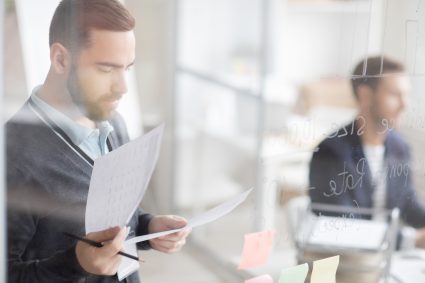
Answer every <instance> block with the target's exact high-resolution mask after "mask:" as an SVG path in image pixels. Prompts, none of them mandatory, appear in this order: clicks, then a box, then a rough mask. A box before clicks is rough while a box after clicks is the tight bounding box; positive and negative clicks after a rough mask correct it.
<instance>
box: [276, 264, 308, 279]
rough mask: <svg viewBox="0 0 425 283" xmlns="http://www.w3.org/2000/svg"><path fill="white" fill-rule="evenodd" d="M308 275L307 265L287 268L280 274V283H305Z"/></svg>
mask: <svg viewBox="0 0 425 283" xmlns="http://www.w3.org/2000/svg"><path fill="white" fill-rule="evenodd" d="M307 273H308V264H307V263H304V264H301V265H297V266H294V267H290V268H286V269H284V270H282V272H281V274H280V278H279V283H304V281H305V278H306V277H307Z"/></svg>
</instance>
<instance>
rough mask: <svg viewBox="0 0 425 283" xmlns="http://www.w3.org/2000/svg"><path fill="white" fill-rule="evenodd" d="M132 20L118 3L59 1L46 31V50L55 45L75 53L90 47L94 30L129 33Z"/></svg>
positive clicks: (133, 21)
mask: <svg viewBox="0 0 425 283" xmlns="http://www.w3.org/2000/svg"><path fill="white" fill-rule="evenodd" d="M135 23H136V21H135V19H134V17H133V16H132V15H131V14H130V12H129V11H128V10H127V9H126V8H125V7H124V5H123V4H121V3H120V2H119V1H118V0H62V1H61V2H60V3H59V5H58V7H57V8H56V10H55V13H54V15H53V18H52V21H51V23H50V30H49V46H52V44H54V43H56V42H58V43H60V44H62V45H63V46H65V47H66V48H68V49H70V50H72V51H77V50H79V49H80V48H86V47H89V46H90V32H91V30H93V29H97V30H108V31H131V30H133V29H134V26H135Z"/></svg>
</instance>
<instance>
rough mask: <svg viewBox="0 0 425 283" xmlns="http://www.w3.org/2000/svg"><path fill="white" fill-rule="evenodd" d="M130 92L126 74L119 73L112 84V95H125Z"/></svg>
mask: <svg viewBox="0 0 425 283" xmlns="http://www.w3.org/2000/svg"><path fill="white" fill-rule="evenodd" d="M127 91H128V86H127V78H126V74H125V73H124V72H119V73H118V74H117V76H116V77H115V79H114V81H113V84H112V93H117V94H125V93H127Z"/></svg>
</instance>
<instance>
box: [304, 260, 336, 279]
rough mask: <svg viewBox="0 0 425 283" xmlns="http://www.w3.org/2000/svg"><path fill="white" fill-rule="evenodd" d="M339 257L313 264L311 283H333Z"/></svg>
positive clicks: (317, 261)
mask: <svg viewBox="0 0 425 283" xmlns="http://www.w3.org/2000/svg"><path fill="white" fill-rule="evenodd" d="M338 264H339V255H338V256H333V257H329V258H325V259H321V260H316V261H315V262H313V272H312V274H311V281H310V282H311V283H335V277H336V270H337V268H338Z"/></svg>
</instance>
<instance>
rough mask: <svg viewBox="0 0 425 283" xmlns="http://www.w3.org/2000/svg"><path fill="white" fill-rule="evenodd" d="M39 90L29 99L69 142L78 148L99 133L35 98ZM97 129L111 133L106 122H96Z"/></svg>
mask: <svg viewBox="0 0 425 283" xmlns="http://www.w3.org/2000/svg"><path fill="white" fill-rule="evenodd" d="M39 89H40V86H38V87H36V88H35V89H34V90H33V92H32V93H31V97H30V99H31V100H32V101H33V102H34V103H35V104H36V105H37V106H38V107H39V108H41V110H42V111H43V112H44V113H45V114H46V115H47V116H48V117H49V118H50V119H51V120H52V121H54V122H55V123H56V125H57V126H58V127H60V128H61V129H62V130H63V131H64V132H65V134H67V135H68V137H69V138H70V139H71V141H72V142H73V143H74V144H75V145H77V146H80V145H81V143H82V142H83V141H84V140H85V139H87V138H88V137H89V136H90V135H91V134H92V133H93V132H99V130H98V129H91V128H87V127H84V126H82V125H80V124H78V123H76V122H75V121H73V120H72V119H70V118H69V117H68V116H66V115H65V114H63V113H62V112H60V111H58V110H56V109H55V108H54V107H52V106H50V105H49V104H48V103H46V102H44V101H43V100H42V99H41V98H40V97H38V96H37V91H38V90H39ZM96 125H97V127H98V128H99V129H105V130H106V131H107V132H108V133H110V132H111V131H113V129H114V128H113V126H112V125H111V123H109V122H108V121H101V122H98V123H97V124H96Z"/></svg>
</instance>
